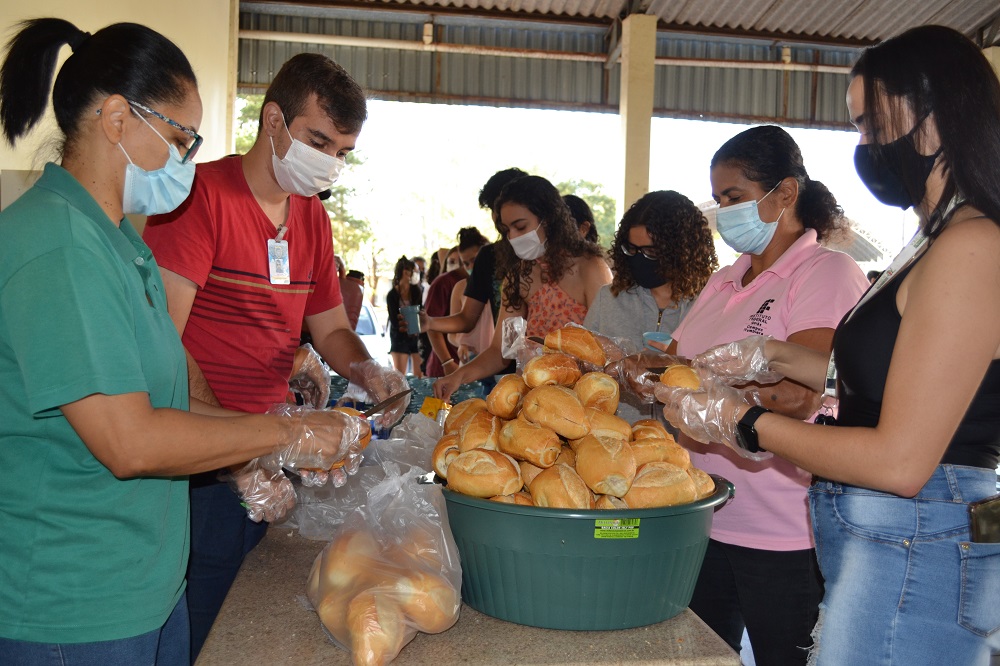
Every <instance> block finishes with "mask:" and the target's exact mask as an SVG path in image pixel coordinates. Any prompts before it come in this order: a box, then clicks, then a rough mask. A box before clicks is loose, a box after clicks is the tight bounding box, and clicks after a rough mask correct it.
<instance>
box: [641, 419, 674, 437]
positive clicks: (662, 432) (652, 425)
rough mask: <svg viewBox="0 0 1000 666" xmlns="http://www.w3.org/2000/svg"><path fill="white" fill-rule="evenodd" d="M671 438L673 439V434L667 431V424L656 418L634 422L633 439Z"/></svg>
mask: <svg viewBox="0 0 1000 666" xmlns="http://www.w3.org/2000/svg"><path fill="white" fill-rule="evenodd" d="M650 437H652V438H656V439H669V440H673V439H674V438H673V436H672V435H671V434H670V432H668V431H667V428H666V426H664V425H663V424H662V423H660V422H659V421H657V420H656V419H639V420H638V421H636V422H635V423H633V424H632V439H634V440H639V439H647V438H650Z"/></svg>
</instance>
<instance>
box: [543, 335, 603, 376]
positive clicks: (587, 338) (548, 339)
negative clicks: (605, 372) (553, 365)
mask: <svg viewBox="0 0 1000 666" xmlns="http://www.w3.org/2000/svg"><path fill="white" fill-rule="evenodd" d="M545 346H546V347H548V348H549V349H555V350H557V351H561V352H563V353H564V354H569V355H570V356H575V357H576V358H578V359H580V360H581V361H586V362H587V363H591V364H593V365H597V366H600V367H602V368H603V367H604V364H605V363H606V362H607V356H606V354H605V353H604V348H603V347H601V345H600V344H598V342H597V340H596V339H595V338H594V336H593V334H592V333H591V332H590V331H588V330H587V329H585V328H580V327H579V326H564V327H563V328H559V329H556V330H554V331H552V332H551V333H549V334H548V335H546V336H545Z"/></svg>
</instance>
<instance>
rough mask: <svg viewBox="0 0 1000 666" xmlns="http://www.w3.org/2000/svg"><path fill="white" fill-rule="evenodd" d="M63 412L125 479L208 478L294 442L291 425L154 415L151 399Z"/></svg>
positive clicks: (133, 397)
mask: <svg viewBox="0 0 1000 666" xmlns="http://www.w3.org/2000/svg"><path fill="white" fill-rule="evenodd" d="M62 412H63V414H64V415H65V416H66V419H67V420H68V421H69V423H70V425H71V426H73V429H74V430H75V431H76V432H77V434H78V435H79V436H80V438H81V439H82V440H83V441H84V443H85V444H86V445H87V448H88V449H90V451H91V453H93V454H94V457H95V458H97V459H98V460H100V461H101V463H103V464H104V465H105V466H106V467H107V468H108V469H109V470H111V472H112V473H113V474H114V475H115V476H117V477H119V478H130V477H135V476H178V475H183V474H195V473H197V472H206V471H210V470H214V469H218V468H220V467H224V466H227V465H231V464H234V463H239V462H243V461H245V460H250V459H251V458H256V457H258V456H262V455H266V454H268V453H271V452H272V451H273V450H274V449H275V448H277V447H279V446H283V445H285V444H288V443H289V442H290V441H291V439H292V438H293V424H292V422H291V421H290V420H289V419H282V418H279V417H277V416H270V415H264V414H252V415H242V416H234V417H232V418H213V417H211V416H202V415H198V414H191V413H190V412H185V411H181V410H177V409H153V407H152V405H150V403H149V396H148V395H147V394H145V393H125V394H120V395H104V394H100V393H97V394H93V395H90V396H87V397H86V398H82V399H80V400H77V401H76V402H72V403H69V404H67V405H63V407H62Z"/></svg>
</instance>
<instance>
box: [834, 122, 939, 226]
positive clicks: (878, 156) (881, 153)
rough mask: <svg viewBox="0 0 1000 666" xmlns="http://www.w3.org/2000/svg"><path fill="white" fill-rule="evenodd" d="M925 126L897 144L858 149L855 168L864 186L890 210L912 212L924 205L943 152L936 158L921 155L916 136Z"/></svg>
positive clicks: (910, 133) (915, 128)
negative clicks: (910, 210)
mask: <svg viewBox="0 0 1000 666" xmlns="http://www.w3.org/2000/svg"><path fill="white" fill-rule="evenodd" d="M922 123H923V121H921V122H919V123H917V126H916V127H914V128H913V129H912V130H910V131H909V133H907V134H905V135H904V136H901V137H899V138H898V139H896V140H895V141H890V142H889V143H885V144H882V145H878V144H870V143H869V144H861V145H858V146H857V147H856V148H855V149H854V168H855V169H857V171H858V176H859V177H860V178H861V182H863V183H864V184H865V186H866V187H867V188H868V191H869V192H871V193H872V195H874V197H875V198H876V199H878V200H879V201H881V202H882V203H884V204H885V205H887V206H899V207H900V208H902V209H903V210H906V209H907V208H912V207H913V206H915V205H917V204H919V203H920V202H921V201H923V199H924V194H925V193H926V192H927V177H928V176H930V175H931V171H933V170H934V162H935V161H936V160H937V157H938V155H940V154H941V149H940V148H938V150H937V152H936V153H934V154H933V155H921V154H920V153H918V152H917V149H916V147H915V146H914V145H913V135H914V134H915V133H916V131H917V129H918V128H919V127H920V125H921V124H922Z"/></svg>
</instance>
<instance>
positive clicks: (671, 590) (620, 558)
mask: <svg viewBox="0 0 1000 666" xmlns="http://www.w3.org/2000/svg"><path fill="white" fill-rule="evenodd" d="M713 478H714V479H715V493H714V494H712V496H710V497H707V498H705V499H703V500H699V501H697V502H694V503H692V504H685V505H682V506H673V507H662V508H657V509H637V510H625V511H603V510H602V511H596V510H594V511H576V510H566V509H545V508H540V507H530V506H517V505H513V504H500V503H497V502H490V501H488V500H482V499H478V498H475V497H469V496H467V495H461V494H459V493H456V492H452V491H450V490H448V489H447V488H445V489H444V496H445V501H446V504H447V507H448V521H449V523H450V524H451V531H452V533H453V534H454V536H455V542H456V543H457V544H458V552H459V555H460V557H461V560H462V599H463V600H464V601H465V603H467V604H469V606H471V607H472V608H475V609H476V610H478V611H480V612H482V613H485V614H487V615H491V616H493V617H496V618H500V619H501V620H507V621H509V622H516V623H518V624H524V625H529V626H532V627H544V628H547V629H574V630H608V629H627V628H630V627H641V626H645V625H649V624H655V623H657V622H662V621H663V620H666V619H669V618H671V617H673V616H674V615H677V614H678V613H680V612H681V611H682V610H684V608H686V607H687V605H688V603H690V601H691V595H692V594H693V593H694V585H695V581H696V580H697V578H698V572H699V570H700V569H701V562H702V559H703V558H704V557H705V549H706V548H707V547H708V536H709V533H710V532H711V528H712V515H713V513H714V512H715V511H716V510H717V509H718V508H721V507H722V506H724V505H725V503H726V502H728V501H729V499H730V498H731V497H732V496H733V485H732V484H731V483H730V482H729V481H726V480H725V479H722V478H721V477H713Z"/></svg>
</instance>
